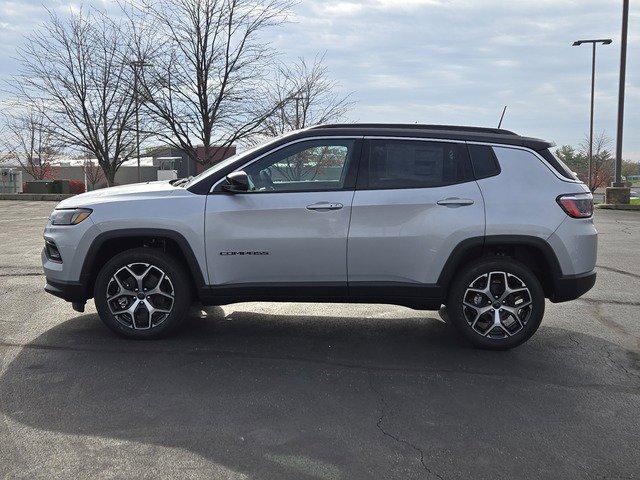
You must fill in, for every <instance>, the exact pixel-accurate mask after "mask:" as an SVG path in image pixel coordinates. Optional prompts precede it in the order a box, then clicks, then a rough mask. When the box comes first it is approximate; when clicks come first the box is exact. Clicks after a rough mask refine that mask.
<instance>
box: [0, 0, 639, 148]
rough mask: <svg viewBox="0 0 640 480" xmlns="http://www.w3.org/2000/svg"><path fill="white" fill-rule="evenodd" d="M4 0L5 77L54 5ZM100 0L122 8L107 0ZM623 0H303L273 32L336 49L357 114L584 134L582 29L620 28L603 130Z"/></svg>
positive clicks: (601, 115) (604, 93)
mask: <svg viewBox="0 0 640 480" xmlns="http://www.w3.org/2000/svg"><path fill="white" fill-rule="evenodd" d="M79 3H80V2H62V1H55V2H54V1H50V2H42V1H27V0H12V1H3V0H0V76H2V77H3V78H7V77H8V76H10V75H11V74H12V73H13V72H14V71H15V69H16V65H15V63H14V62H13V61H12V59H11V57H12V56H13V55H14V52H15V48H16V46H17V45H18V44H19V42H20V41H21V36H22V35H23V34H24V33H28V32H29V31H31V30H32V29H34V28H37V26H38V23H39V22H40V21H42V19H43V18H44V17H45V15H46V13H45V5H46V6H47V7H48V8H51V9H54V10H59V11H61V12H64V11H69V8H78V6H79ZM92 3H93V4H94V5H98V6H102V7H106V8H112V6H113V2H111V1H109V0H103V1H94V2H92ZM621 4H622V1H621V0H513V1H498V0H449V1H448V0H301V1H300V2H299V3H298V5H297V6H296V7H295V8H294V11H293V13H292V15H291V19H290V22H289V23H287V24H286V25H284V26H282V27H280V28H279V29H278V30H274V31H272V32H271V34H270V36H269V38H267V40H268V41H270V42H272V43H273V44H274V45H275V46H276V47H277V48H278V49H279V50H280V51H282V52H283V55H285V56H286V57H291V58H295V57H306V58H313V57H314V56H315V55H316V54H317V53H321V52H325V51H326V61H327V63H328V64H329V68H330V71H331V74H332V76H333V77H334V78H335V79H337V80H338V81H339V82H340V83H341V84H342V88H343V89H344V90H345V91H352V92H353V98H354V100H355V101H356V102H357V103H356V106H355V108H354V109H353V111H352V112H351V118H350V120H354V121H367V122H410V123H413V122H420V123H455V124H468V125H483V126H496V124H497V122H498V119H499V116H500V113H501V109H502V107H503V106H504V105H509V110H508V112H507V116H506V119H505V122H504V127H505V128H509V129H512V130H515V131H516V132H518V133H522V134H526V135H530V136H538V137H543V138H546V139H550V140H555V141H556V142H557V143H558V144H567V143H569V144H574V145H575V144H578V143H579V142H580V141H581V140H582V139H583V138H584V136H585V134H586V133H587V131H588V114H589V112H588V108H589V75H590V67H591V66H590V58H591V57H590V55H591V51H590V48H589V47H587V46H583V47H579V48H576V47H571V43H572V42H573V40H576V39H580V38H601V37H602V38H606V37H610V38H613V39H614V44H613V45H611V46H608V47H601V48H600V49H599V58H598V78H597V82H598V83H597V98H596V102H597V103H596V130H597V131H602V130H604V131H606V133H607V134H608V135H609V136H611V137H614V136H615V129H616V109H617V87H618V62H619V46H620V33H619V31H620V22H621V10H622V8H621ZM631 9H632V10H631V16H630V38H629V53H628V56H629V58H628V67H627V68H628V72H627V108H626V130H625V157H627V158H631V159H634V160H639V161H640V134H639V132H640V4H639V3H638V2H632V6H631Z"/></svg>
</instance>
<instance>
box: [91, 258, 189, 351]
mask: <svg viewBox="0 0 640 480" xmlns="http://www.w3.org/2000/svg"><path fill="white" fill-rule="evenodd" d="M188 286H189V279H188V278H187V276H186V273H185V271H184V268H183V267H182V266H181V265H180V264H179V263H178V262H177V261H176V260H175V259H173V258H172V257H170V256H167V255H166V254H163V252H161V251H159V250H154V249H151V248H136V249H133V250H127V251H125V252H122V253H120V254H118V255H116V256H115V257H113V258H112V259H111V260H109V261H108V262H107V263H106V264H105V266H104V267H103V268H102V269H101V270H100V272H99V273H98V276H97V278H96V283H95V288H94V301H95V304H96V309H97V310H98V314H99V315H100V318H101V319H102V321H103V322H104V323H105V325H107V327H109V328H110V329H111V330H113V331H114V332H116V333H118V334H120V335H123V336H125V337H128V338H136V339H145V338H147V339H151V338H158V337H162V336H165V335H168V334H169V333H171V332H173V331H174V330H175V329H176V328H177V327H178V326H179V325H180V324H181V323H182V322H183V320H184V318H185V317H186V315H187V312H188V310H189V306H190V304H191V294H190V292H189V288H188Z"/></svg>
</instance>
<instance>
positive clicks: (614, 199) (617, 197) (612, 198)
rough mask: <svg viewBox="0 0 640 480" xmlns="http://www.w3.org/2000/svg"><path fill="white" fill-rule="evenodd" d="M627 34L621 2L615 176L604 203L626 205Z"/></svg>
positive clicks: (625, 5)
mask: <svg viewBox="0 0 640 480" xmlns="http://www.w3.org/2000/svg"><path fill="white" fill-rule="evenodd" d="M628 33H629V0H623V2H622V32H621V42H620V84H619V87H618V135H617V138H616V175H615V180H614V181H613V183H612V184H611V187H609V188H607V191H606V200H605V201H606V202H607V203H613V204H628V203H629V193H630V189H629V188H626V187H625V186H624V183H622V143H623V133H624V93H625V92H624V91H625V83H626V76H627V38H628Z"/></svg>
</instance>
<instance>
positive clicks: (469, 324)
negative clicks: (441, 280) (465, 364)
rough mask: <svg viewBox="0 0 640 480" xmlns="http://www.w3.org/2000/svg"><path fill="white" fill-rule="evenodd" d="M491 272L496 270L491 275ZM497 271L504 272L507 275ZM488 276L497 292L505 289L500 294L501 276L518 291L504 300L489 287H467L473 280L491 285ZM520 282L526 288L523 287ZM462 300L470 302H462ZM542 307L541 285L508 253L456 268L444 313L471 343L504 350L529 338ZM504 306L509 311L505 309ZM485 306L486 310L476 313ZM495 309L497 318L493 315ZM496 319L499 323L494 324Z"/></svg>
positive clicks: (479, 283)
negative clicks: (474, 289)
mask: <svg viewBox="0 0 640 480" xmlns="http://www.w3.org/2000/svg"><path fill="white" fill-rule="evenodd" d="M492 272H496V273H494V274H493V275H492ZM497 272H504V273H506V274H507V276H506V277H505V276H504V275H500V274H498V273H497ZM489 277H491V279H492V282H493V285H494V286H495V291H496V292H497V296H502V295H505V294H506V293H507V292H506V290H504V291H503V292H502V294H500V285H501V283H502V284H504V281H505V280H504V279H506V281H507V282H510V283H509V288H511V289H514V290H521V291H518V292H517V293H512V294H509V295H507V297H505V299H504V302H499V301H498V299H497V298H495V297H494V295H493V291H491V290H490V291H489V292H488V293H477V292H476V291H469V292H468V291H467V290H468V289H469V288H470V287H471V286H472V284H473V286H474V287H477V288H478V289H485V288H493V287H491V286H490V285H489V284H488V279H489ZM501 279H502V280H501ZM485 282H487V283H485ZM520 283H523V284H524V285H523V286H524V288H525V289H528V290H522V286H521V285H520ZM465 294H466V295H467V298H465ZM465 300H466V303H467V304H469V303H471V304H472V305H471V306H465V302H464V301H465ZM527 301H530V306H526V304H527ZM518 305H520V307H519V306H518ZM544 307H545V296H544V291H543V289H542V285H540V281H539V280H538V278H537V277H536V275H535V274H534V273H533V272H532V271H531V270H530V269H529V268H528V267H527V266H525V265H524V264H522V263H520V262H518V261H516V260H514V259H511V258H509V257H490V258H484V259H480V260H477V261H475V262H473V263H471V264H469V265H467V266H465V267H464V268H463V269H462V270H460V271H459V272H458V274H457V275H456V277H455V278H454V280H453V282H452V283H451V287H450V289H449V296H448V299H447V308H446V313H447V317H448V318H447V322H448V323H451V324H452V325H453V326H454V327H455V328H456V330H458V332H460V333H461V334H462V335H463V336H464V337H465V338H466V339H467V340H469V341H470V342H471V343H472V344H473V345H474V346H476V347H479V348H483V349H488V350H507V349H510V348H514V347H517V346H518V345H521V344H522V343H524V342H526V341H527V340H528V339H529V338H531V336H532V335H533V334H534V333H535V332H536V330H537V329H538V327H539V326H540V322H542V317H543V316H544ZM505 308H509V309H510V311H509V312H507V311H506V310H505ZM487 309H489V310H488V311H487V312H486V313H483V314H481V315H478V313H479V312H481V311H483V310H487ZM496 310H498V318H496V316H495V315H496ZM511 312H515V313H516V314H515V315H514V314H512V313H511ZM521 317H522V318H521ZM516 319H519V320H516ZM475 320H477V321H476V323H475V324H474V323H473V322H474V321H475ZM498 320H499V325H498V326H496V322H497V321H498ZM473 325H475V328H474V326H473ZM485 325H487V327H486V328H485Z"/></svg>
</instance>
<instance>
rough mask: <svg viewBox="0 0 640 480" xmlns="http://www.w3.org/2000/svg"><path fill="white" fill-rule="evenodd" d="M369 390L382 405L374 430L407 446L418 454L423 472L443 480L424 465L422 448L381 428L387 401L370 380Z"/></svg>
mask: <svg viewBox="0 0 640 480" xmlns="http://www.w3.org/2000/svg"><path fill="white" fill-rule="evenodd" d="M369 388H370V389H371V391H373V393H375V394H376V396H377V397H378V398H379V400H380V403H381V404H382V408H381V409H380V416H379V417H378V421H377V422H376V428H377V429H378V430H379V431H380V433H382V434H383V435H384V436H385V437H388V438H391V439H392V440H394V441H396V442H397V443H401V444H403V445H407V446H408V447H410V448H412V449H413V450H414V451H415V452H416V453H417V454H418V457H419V460H420V464H421V465H422V468H423V469H424V471H425V472H427V473H428V474H429V475H431V476H435V477H436V478H439V479H440V480H444V477H442V475H440V474H439V473H437V472H434V471H433V470H431V469H430V468H429V467H428V466H427V464H426V463H425V460H424V451H423V450H422V448H420V447H419V446H417V445H415V444H414V443H412V442H410V441H409V440H405V439H404V438H400V437H399V436H397V435H394V434H393V433H390V432H388V431H387V430H385V428H384V427H383V426H382V422H383V421H384V418H385V416H386V412H387V411H389V403H388V402H387V400H386V398H385V397H384V395H382V393H380V392H379V391H378V390H377V389H376V388H375V387H374V386H373V382H372V381H371V378H369Z"/></svg>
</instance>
